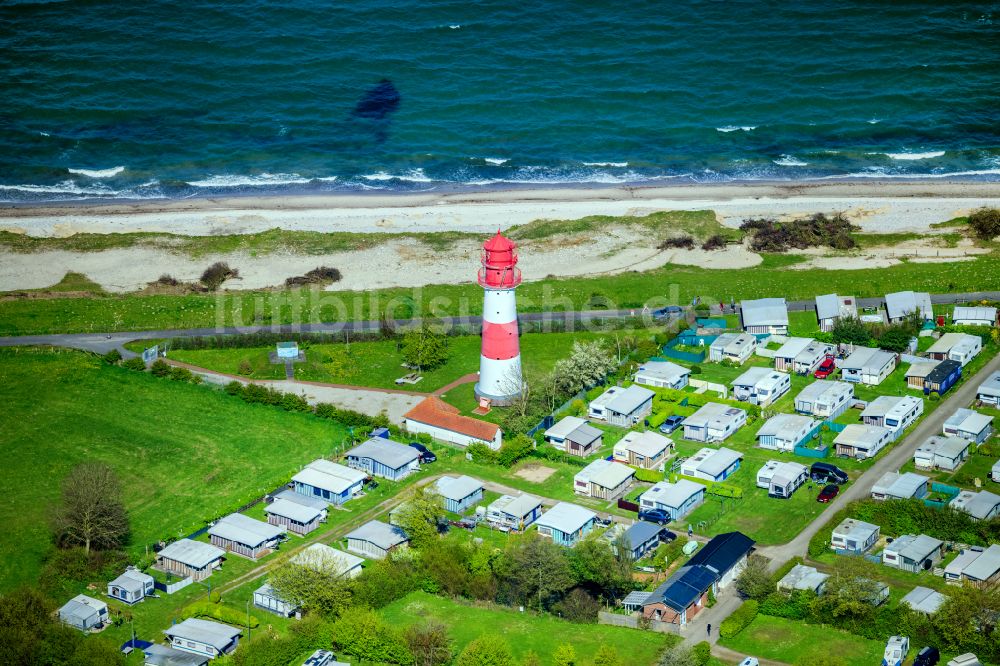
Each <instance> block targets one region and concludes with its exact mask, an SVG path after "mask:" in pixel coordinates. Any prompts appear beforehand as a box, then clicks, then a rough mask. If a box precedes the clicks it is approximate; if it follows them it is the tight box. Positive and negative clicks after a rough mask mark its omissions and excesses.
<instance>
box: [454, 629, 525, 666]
mask: <svg viewBox="0 0 1000 666" xmlns="http://www.w3.org/2000/svg"><path fill="white" fill-rule="evenodd" d="M455 666H514V657H513V655H511V653H510V647H509V646H508V645H507V641H505V640H504V639H502V638H500V637H499V636H497V635H495V634H483V635H482V636H480V637H479V638H477V639H475V640H474V641H472V642H471V643H469V644H468V645H466V646H465V649H464V650H462V654H460V655H458V659H456V660H455Z"/></svg>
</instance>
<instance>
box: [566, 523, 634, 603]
mask: <svg viewBox="0 0 1000 666" xmlns="http://www.w3.org/2000/svg"><path fill="white" fill-rule="evenodd" d="M620 536H621V535H620ZM620 541H621V540H620V539H619V540H616V543H615V544H614V545H613V547H612V546H611V545H609V544H608V543H607V542H606V541H604V540H603V539H600V538H597V537H596V536H595V537H591V538H587V539H584V540H583V541H581V542H580V543H578V544H577V545H576V547H575V548H573V550H571V551H570V552H569V561H570V566H571V567H572V569H573V575H574V576H575V577H576V579H577V580H578V581H579V582H581V583H583V584H585V585H587V586H588V587H589V588H591V589H592V590H593V591H594V592H595V593H597V594H601V595H605V596H607V597H611V598H620V597H622V596H624V595H623V594H622V593H623V592H625V591H626V590H628V591H631V590H632V589H633V585H632V557H631V555H632V546H631V544H629V543H627V541H625V542H620Z"/></svg>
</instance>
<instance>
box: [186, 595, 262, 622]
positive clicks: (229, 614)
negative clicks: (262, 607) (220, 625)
mask: <svg viewBox="0 0 1000 666" xmlns="http://www.w3.org/2000/svg"><path fill="white" fill-rule="evenodd" d="M181 614H182V616H183V617H184V619H187V618H189V617H210V618H212V619H213V620H218V621H219V622H225V623H226V624H231V625H233V626H236V627H245V626H247V614H246V613H245V612H243V611H241V610H237V609H235V608H229V607H228V606H223V605H222V604H213V603H211V602H208V601H196V602H195V603H193V604H191V605H190V606H187V607H186V608H185V609H184V611H183V612H182V613H181ZM259 625H260V620H258V619H257V617H256V616H254V615H251V616H250V628H251V629H253V628H254V627H257V626H259Z"/></svg>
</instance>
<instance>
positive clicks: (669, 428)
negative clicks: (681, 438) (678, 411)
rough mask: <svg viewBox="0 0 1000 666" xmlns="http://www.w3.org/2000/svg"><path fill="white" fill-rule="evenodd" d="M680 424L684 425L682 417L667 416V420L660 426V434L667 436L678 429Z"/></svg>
mask: <svg viewBox="0 0 1000 666" xmlns="http://www.w3.org/2000/svg"><path fill="white" fill-rule="evenodd" d="M682 423H684V417H683V416H676V415H675V416H668V417H667V420H666V421H664V422H663V423H662V424H661V425H660V432H662V433H663V434H664V435H669V434H670V433H672V432H673V431H674V430H677V429H678V428H680V427H681V424H682Z"/></svg>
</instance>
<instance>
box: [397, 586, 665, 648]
mask: <svg viewBox="0 0 1000 666" xmlns="http://www.w3.org/2000/svg"><path fill="white" fill-rule="evenodd" d="M382 612H383V614H384V615H385V617H386V619H387V620H388V621H389V623H390V624H392V625H394V626H400V627H405V626H409V625H411V624H414V623H415V622H418V621H420V620H423V619H430V618H433V619H435V620H438V621H440V622H442V623H443V624H445V625H446V626H447V627H448V632H449V634H450V635H451V638H452V640H453V641H454V642H455V647H456V648H457V649H459V650H461V649H462V648H463V647H465V646H466V645H467V644H468V643H469V642H471V641H473V640H475V639H476V638H478V637H479V636H481V635H483V634H486V633H495V634H498V635H500V636H501V637H503V638H504V639H505V640H506V641H507V643H508V644H509V645H510V648H511V651H512V652H513V653H514V656H515V658H517V659H521V658H523V657H524V655H525V654H526V653H527V652H529V651H533V652H535V653H536V654H537V655H538V656H539V657H541V659H542V663H543V664H546V665H547V666H548V665H550V664H553V663H554V662H553V661H552V655H553V653H554V652H555V650H556V648H557V647H558V646H559V645H561V644H563V643H569V644H571V645H573V647H574V648H576V654H577V655H578V656H579V657H580V659H581V663H589V658H591V657H592V656H593V655H594V653H595V652H597V649H598V648H599V647H601V646H602V645H609V646H611V647H613V648H615V649H616V650H617V651H618V654H619V656H621V657H622V659H623V661H624V662H625V663H628V664H629V665H630V666H632V665H634V666H651V665H652V664H654V663H656V659H657V656H658V655H659V653H660V651H661V650H662V649H663V648H664V647H665V646H667V645H669V644H671V643H672V642H674V641H676V640H677V639H676V638H675V637H672V636H667V635H665V634H657V633H654V632H651V631H638V630H635V629H626V628H623V627H612V626H607V625H597V624H573V623H571V622H566V621H565V620H560V619H559V618H557V617H554V616H552V615H538V614H535V613H530V612H525V613H519V612H517V610H516V609H511V608H504V607H481V606H475V605H471V604H465V603H460V602H457V601H452V600H450V599H445V598H443V597H437V596H433V595H430V594H427V593H425V592H414V593H412V594H410V595H409V596H407V597H405V598H403V599H401V600H399V601H397V602H395V603H393V604H391V605H389V606H387V607H386V608H384V609H383V611H382Z"/></svg>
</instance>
